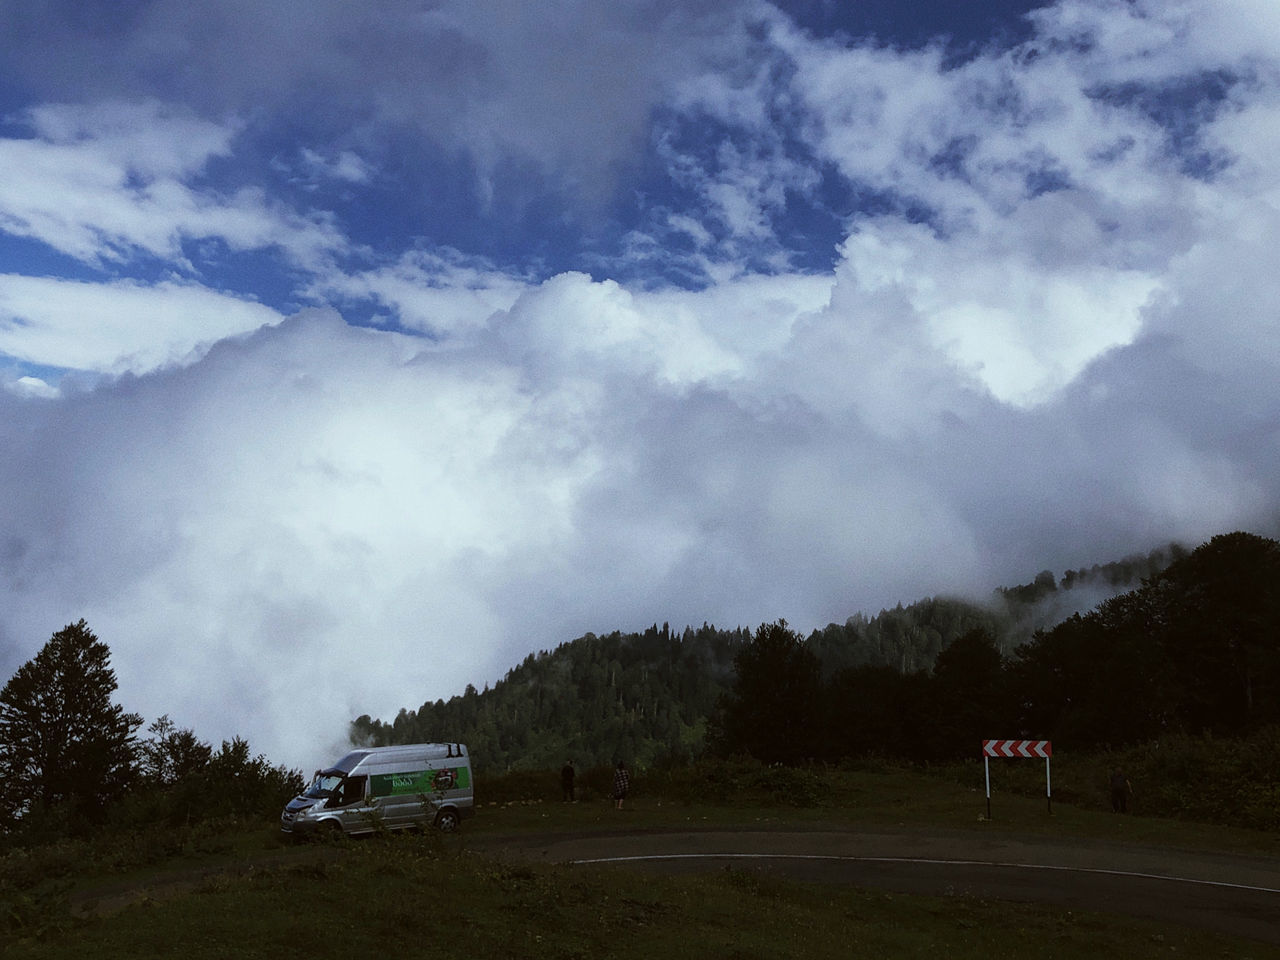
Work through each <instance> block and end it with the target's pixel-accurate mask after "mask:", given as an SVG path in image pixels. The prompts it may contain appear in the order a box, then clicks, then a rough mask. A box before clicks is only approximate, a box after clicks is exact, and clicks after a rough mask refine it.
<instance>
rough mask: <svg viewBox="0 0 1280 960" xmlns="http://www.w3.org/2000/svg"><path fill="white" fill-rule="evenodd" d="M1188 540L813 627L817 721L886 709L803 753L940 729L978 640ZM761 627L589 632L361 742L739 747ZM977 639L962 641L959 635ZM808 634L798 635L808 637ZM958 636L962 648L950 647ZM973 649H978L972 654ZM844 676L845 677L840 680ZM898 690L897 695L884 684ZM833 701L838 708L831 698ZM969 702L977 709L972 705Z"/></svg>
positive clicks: (610, 751)
mask: <svg viewBox="0 0 1280 960" xmlns="http://www.w3.org/2000/svg"><path fill="white" fill-rule="evenodd" d="M1186 554H1187V551H1186V550H1185V549H1183V548H1181V547H1179V546H1178V545H1176V544H1170V545H1169V546H1168V547H1164V548H1160V549H1157V550H1153V551H1151V552H1150V553H1147V554H1142V555H1134V556H1131V557H1128V558H1125V559H1123V560H1120V561H1116V562H1113V563H1107V564H1098V565H1094V566H1093V567H1090V568H1081V569H1079V570H1068V571H1067V572H1066V573H1064V574H1063V575H1062V578H1061V580H1060V581H1059V579H1058V578H1057V577H1055V576H1054V575H1053V574H1052V573H1051V572H1049V571H1043V572H1041V573H1039V574H1037V575H1036V577H1035V578H1034V579H1033V580H1032V581H1030V582H1029V583H1027V584H1024V585H1020V586H1015V587H1009V588H1002V589H999V590H997V591H995V592H994V594H993V595H992V597H991V598H990V601H989V602H988V603H985V604H976V603H970V602H967V601H963V600H958V599H953V598H946V597H929V598H925V599H922V600H920V601H917V602H916V603H912V604H909V605H906V606H903V605H901V604H900V605H898V606H897V607H895V608H894V609H891V610H882V611H880V613H879V614H877V615H875V616H873V617H867V616H865V615H863V614H857V615H855V616H853V617H850V618H849V619H848V620H846V621H845V622H844V623H841V624H834V623H833V624H829V625H828V626H826V627H824V628H822V629H819V630H815V631H813V632H812V633H811V634H810V635H809V637H808V638H807V639H805V640H804V641H803V643H802V646H803V648H804V650H806V651H807V652H808V654H810V655H811V656H812V659H813V660H815V661H816V663H817V670H818V677H817V678H816V680H815V681H814V683H815V684H816V689H817V691H818V693H817V694H815V696H816V699H815V700H814V701H813V702H812V703H810V704H809V705H808V706H806V707H805V708H804V711H803V712H804V713H805V714H806V715H807V713H808V712H810V711H813V710H815V709H818V707H817V704H818V703H822V704H824V706H822V707H821V710H822V711H824V713H823V716H824V717H825V718H826V719H824V720H822V721H820V722H818V723H817V726H818V727H819V728H822V729H825V725H826V724H827V723H828V722H839V723H847V722H852V720H853V718H839V717H835V716H833V715H831V711H833V710H834V709H835V708H836V706H837V705H838V704H839V703H840V702H841V697H842V696H844V694H837V693H836V691H837V690H838V689H839V687H838V684H846V685H851V686H850V689H849V690H847V691H845V693H848V694H850V695H852V696H853V697H855V698H857V697H859V696H861V693H860V690H861V687H862V686H865V687H867V688H869V691H870V693H871V694H875V696H872V698H871V700H870V701H869V702H875V703H876V704H877V710H876V715H875V716H874V717H872V718H869V722H866V723H860V724H859V727H860V729H863V730H864V731H873V730H875V731H879V730H880V728H881V727H884V728H885V729H884V730H883V731H881V732H879V733H876V734H874V735H872V734H870V733H868V734H866V735H865V736H863V738H862V742H857V743H854V742H850V743H849V744H847V745H846V746H845V747H841V748H837V747H836V746H835V745H831V746H830V747H829V748H826V747H824V748H823V749H822V750H819V749H818V747H817V746H816V745H815V744H814V743H813V742H809V743H808V744H806V745H805V746H804V747H803V749H802V750H801V754H803V755H804V756H817V755H819V754H828V755H833V754H835V753H838V752H839V749H850V750H855V749H856V750H864V749H865V750H872V749H874V750H879V751H881V752H888V751H890V750H892V751H893V752H894V753H895V754H900V753H901V751H902V750H903V749H905V748H906V745H907V744H908V743H913V742H915V741H916V740H917V739H918V738H917V737H916V736H915V735H912V736H905V735H902V734H901V733H900V731H902V730H906V729H914V730H919V731H926V730H928V729H930V728H931V727H933V726H934V725H935V724H934V723H933V721H932V720H931V721H929V722H927V723H926V722H923V718H924V717H926V716H928V717H932V713H931V712H930V711H931V709H932V706H933V703H934V700H933V691H931V688H930V684H929V682H928V681H929V680H930V678H932V676H933V674H934V672H935V671H936V670H938V669H939V667H938V663H939V659H940V658H941V667H940V669H941V675H942V676H943V677H946V676H947V675H948V674H949V673H952V674H954V673H956V672H957V671H959V672H964V671H965V670H968V669H970V667H969V665H968V663H967V658H972V657H974V656H977V657H979V658H983V657H985V658H987V659H990V658H991V656H992V655H991V653H990V652H989V651H986V650H985V646H981V645H978V644H977V641H976V640H975V639H974V638H976V637H982V638H985V641H986V645H987V646H991V647H994V649H995V654H994V657H995V660H996V661H997V662H998V661H1000V660H1001V659H1002V658H1003V657H1005V656H1006V655H1009V654H1011V653H1012V652H1013V651H1014V650H1016V649H1018V648H1019V647H1021V646H1023V645H1025V644H1027V643H1030V642H1032V641H1033V640H1034V638H1035V637H1036V631H1037V630H1039V629H1041V628H1042V627H1043V626H1044V625H1046V624H1050V623H1056V622H1058V621H1060V620H1061V619H1063V617H1065V616H1067V615H1069V614H1071V613H1073V612H1074V611H1075V610H1077V609H1080V608H1084V607H1087V606H1092V605H1093V602H1094V601H1093V599H1092V598H1095V597H1097V596H1099V595H1111V594H1114V593H1115V592H1116V591H1117V590H1120V589H1123V588H1124V587H1125V586H1128V585H1136V584H1137V583H1140V582H1141V581H1143V580H1144V579H1145V578H1149V577H1151V576H1154V575H1156V574H1157V573H1159V572H1160V571H1162V570H1164V569H1166V568H1167V567H1168V566H1169V565H1170V564H1171V563H1174V562H1176V561H1177V560H1178V559H1180V558H1183V557H1185V556H1186ZM758 635H759V631H756V635H755V636H753V633H752V631H751V630H749V629H744V628H742V627H734V628H730V629H721V628H717V627H715V626H714V625H711V624H706V623H704V624H703V625H702V626H701V627H697V628H694V627H686V628H685V629H684V630H682V631H677V630H673V629H671V627H670V625H669V624H667V623H664V624H662V625H661V626H658V625H657V624H656V623H655V624H654V625H652V626H651V627H649V628H648V629H646V630H645V631H643V632H640V633H622V632H620V631H615V632H613V633H610V634H607V635H604V636H597V635H595V634H587V635H585V636H583V637H580V638H578V639H576V640H572V641H568V642H565V643H562V644H560V645H559V646H557V647H556V648H554V649H552V650H542V651H540V652H538V653H536V654H530V655H529V656H528V657H526V658H525V660H524V662H523V663H521V664H519V665H517V666H516V667H514V668H512V669H511V670H509V671H507V674H506V676H505V677H503V678H502V679H500V680H498V681H497V682H496V683H495V684H494V685H493V686H492V687H489V686H488V685H486V686H485V688H484V689H483V690H477V689H476V688H475V687H474V686H470V685H469V686H468V687H467V688H466V690H465V692H464V693H462V694H461V695H457V696H454V697H451V698H450V699H448V700H443V699H441V700H436V701H434V702H432V701H428V702H426V703H423V704H422V705H421V706H420V707H418V708H417V709H416V710H414V709H408V708H402V709H401V710H400V711H399V712H398V714H397V715H396V716H395V717H394V718H393V719H392V720H389V721H383V720H380V719H375V718H372V717H370V716H368V715H365V716H361V717H358V718H357V719H355V720H354V721H353V722H352V724H351V730H350V735H351V741H352V743H353V744H355V745H359V746H383V745H387V744H392V743H413V742H422V741H427V742H429V741H437V740H462V741H465V742H466V743H468V744H469V745H470V747H471V752H472V756H473V760H474V763H475V764H476V766H477V768H478V769H480V770H482V771H483V770H490V771H507V770H516V769H546V768H549V767H558V766H559V765H560V764H561V763H563V761H564V760H565V759H566V758H573V759H574V760H575V761H577V762H579V763H581V764H585V765H597V764H609V763H611V762H612V761H613V760H616V759H619V758H621V759H626V760H627V761H628V762H631V763H635V764H637V765H639V766H642V767H643V766H650V765H652V764H654V763H657V762H659V761H672V762H679V761H682V760H688V759H694V758H697V757H700V756H702V755H703V754H704V753H706V752H707V751H709V750H710V751H715V750H724V749H730V748H731V747H730V745H731V742H732V738H731V737H729V736H728V735H727V728H726V725H725V720H724V709H723V705H724V703H725V702H726V697H728V696H729V695H730V694H731V693H732V691H733V690H734V687H735V683H741V675H740V671H739V670H738V669H737V667H736V666H735V662H736V659H737V658H738V656H739V654H740V653H742V652H743V650H744V649H745V648H747V647H748V645H750V644H751V643H752V642H753V640H754V639H755V637H757V636H758ZM965 637H969V638H970V639H968V640H967V641H966V642H965V643H963V644H960V645H959V646H955V645H956V643H957V641H959V640H961V639H962V638H965ZM797 639H798V638H797ZM953 646H954V647H955V649H954V650H952V651H951V653H949V654H946V655H945V656H944V653H945V652H946V651H947V650H949V649H951V648H952V647H953ZM975 648H976V652H975ZM837 678H839V680H838V682H837ZM880 689H884V690H887V691H894V698H893V699H892V700H885V699H883V698H878V694H876V691H877V690H880ZM828 704H829V705H830V706H827V705H828ZM957 709H958V710H962V711H967V710H970V709H972V707H971V705H969V704H967V703H966V704H963V705H961V706H959V707H957Z"/></svg>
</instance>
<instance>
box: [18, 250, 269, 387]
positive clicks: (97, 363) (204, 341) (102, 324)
mask: <svg viewBox="0 0 1280 960" xmlns="http://www.w3.org/2000/svg"><path fill="white" fill-rule="evenodd" d="M281 319H282V317H281V315H280V314H278V313H276V312H275V311H274V310H271V309H269V308H268V307H264V306H263V305H262V304H260V303H254V302H252V301H248V300H243V299H241V298H238V297H235V296H231V295H229V294H225V293H220V292H218V291H216V290H210V289H207V288H205V287H201V286H198V285H196V284H191V283H185V282H180V281H165V282H161V283H158V284H154V285H145V284H141V283H137V282H134V281H128V280H119V281H114V282H110V283H87V282H81V281H75V280H57V279H50V278H41V277H24V276H18V275H14V274H0V353H3V354H6V355H8V356H10V357H13V358H15V359H17V360H21V361H23V362H25V363H29V364H35V365H39V366H45V367H59V368H64V369H73V370H84V371H94V372H98V373H111V374H118V373H126V372H128V373H147V372H150V371H152V370H155V369H157V368H160V367H164V366H167V365H170V364H176V363H183V362H189V361H190V360H192V359H193V358H194V355H196V354H197V353H198V352H199V351H200V350H202V349H203V348H206V347H208V346H209V345H210V344H212V343H214V342H216V341H218V340H222V339H224V338H226V337H231V336H236V335H237V334H241V333H246V332H248V331H251V330H256V329H258V328H259V327H262V326H266V325H270V324H275V323H279V322H280V320H281Z"/></svg>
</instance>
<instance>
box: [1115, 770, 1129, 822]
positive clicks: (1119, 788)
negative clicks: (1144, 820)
mask: <svg viewBox="0 0 1280 960" xmlns="http://www.w3.org/2000/svg"><path fill="white" fill-rule="evenodd" d="M1132 793H1133V785H1132V784H1130V783H1129V778H1128V777H1126V776H1125V775H1124V771H1122V770H1121V769H1120V768H1119V767H1116V768H1115V770H1114V771H1113V772H1112V774H1111V810H1112V811H1113V812H1114V813H1128V812H1129V796H1130V795H1131V794H1132Z"/></svg>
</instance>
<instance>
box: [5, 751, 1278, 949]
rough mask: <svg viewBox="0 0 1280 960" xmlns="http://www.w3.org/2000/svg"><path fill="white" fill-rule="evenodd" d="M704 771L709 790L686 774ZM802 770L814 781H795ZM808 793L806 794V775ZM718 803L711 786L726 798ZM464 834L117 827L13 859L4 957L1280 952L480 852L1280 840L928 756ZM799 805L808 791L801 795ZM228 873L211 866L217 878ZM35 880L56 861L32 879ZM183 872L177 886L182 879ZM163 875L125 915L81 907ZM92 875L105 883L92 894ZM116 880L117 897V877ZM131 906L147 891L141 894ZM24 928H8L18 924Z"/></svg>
mask: <svg viewBox="0 0 1280 960" xmlns="http://www.w3.org/2000/svg"><path fill="white" fill-rule="evenodd" d="M682 776H683V777H684V778H685V779H686V780H688V779H693V780H695V781H696V782H695V783H694V784H692V785H690V784H682V783H681V782H680V778H681V777H682ZM794 776H803V777H806V778H807V779H804V780H803V781H802V782H799V783H798V785H797V783H796V782H794V781H791V780H790V779H789V778H791V777H794ZM793 788H794V789H793ZM709 797H710V798H711V799H708V798H709ZM478 800H479V804H480V807H479V811H478V813H477V815H476V817H475V818H474V819H472V820H469V821H467V822H466V823H465V824H464V827H463V829H462V831H461V833H460V834H458V835H454V836H450V837H443V838H442V837H440V836H438V835H435V834H434V833H427V834H425V835H407V836H395V837H381V838H372V839H368V840H358V841H340V842H338V843H336V844H332V845H322V844H303V845H297V844H292V843H289V842H287V841H285V840H283V839H282V838H281V837H280V835H279V831H278V830H277V829H276V827H275V825H274V824H268V823H263V824H261V825H259V826H254V827H251V828H245V827H241V828H239V829H235V830H230V831H226V832H223V833H214V832H204V833H200V834H198V835H195V836H194V837H192V838H190V842H188V843H182V844H178V843H174V842H164V843H161V842H159V841H157V840H156V839H154V838H147V837H145V836H143V837H136V836H135V837H133V838H132V839H130V838H129V837H128V836H125V837H114V838H112V837H103V838H100V839H99V840H98V841H95V842H92V843H88V842H86V843H79V844H76V843H67V844H63V845H59V846H58V847H54V848H48V849H37V850H32V851H28V852H26V853H14V854H10V856H9V857H6V858H3V859H0V910H3V911H4V913H3V914H2V915H0V950H2V951H3V953H4V956H5V958H6V960H18V958H24V957H32V958H38V957H41V958H42V957H64V956H66V957H69V956H76V957H82V956H93V957H95V958H111V957H131V958H132V957H139V956H168V955H174V954H175V953H178V952H180V953H181V954H182V955H183V956H184V957H195V958H199V957H206V956H207V957H218V958H228V957H258V956H261V957H272V958H277V957H287V956H300V955H303V954H305V955H307V956H308V957H309V958H314V960H327V958H330V957H332V958H335V960H336V958H343V960H349V958H350V957H351V956H353V955H359V956H364V955H368V954H371V953H374V954H383V953H388V952H391V953H396V954H403V955H407V956H420V955H421V956H426V955H435V954H439V953H441V952H445V951H447V952H449V953H450V954H455V953H460V952H462V953H465V952H474V953H475V954H476V955H477V956H481V957H486V958H487V957H591V958H592V960H597V958H608V957H620V958H628V957H646V958H648V957H654V956H671V957H716V958H721V957H738V958H770V957H779V958H781V957H795V956H805V957H806V958H808V957H814V958H823V957H841V958H849V957H891V958H898V957H929V958H930V960H941V958H951V957H955V958H967V957H975V958H976V957H982V958H984V960H989V958H1000V957H1029V956H1034V957H1058V958H1064V960H1072V958H1077V957H1078V958H1084V957H1090V958H1092V957H1096V956H1100V955H1114V956H1126V957H1138V958H1141V957H1177V956H1183V957H1197V958H1200V957H1233V958H1244V957H1252V958H1277V960H1280V949H1277V948H1274V947H1268V946H1263V945H1258V944H1255V943H1248V942H1242V941H1233V940H1229V939H1225V938H1222V937H1218V936H1215V935H1212V934H1204V933H1199V932H1192V931H1187V930H1181V929H1167V928H1163V927H1160V926H1157V925H1153V924H1150V923H1145V922H1141V921H1136V920H1130V919H1126V918H1123V917H1114V916H1101V915H1094V914H1086V913H1063V912H1062V911H1060V910H1058V909H1051V908H1047V907H1037V906H1033V905H1016V904H1007V903H998V902H993V901H984V900H974V899H966V898H931V897H915V896H905V895H898V894H893V895H888V894H885V893H881V892H870V891H865V890H857V889H847V888H841V887H838V886H833V885H826V884H821V885H819V884H803V883H798V882H789V881H783V880H778V879H772V878H768V877H762V876H759V875H757V874H755V873H751V872H744V871H738V870H722V871H720V872H716V873H712V874H708V875H703V876H696V877H663V876H654V875H651V874H648V873H641V872H638V871H632V870H630V869H620V868H614V869H609V868H588V867H572V868H571V867H557V866H524V865H511V864H503V863H499V862H497V861H495V860H493V859H490V858H488V857H486V856H484V855H481V854H479V853H477V852H476V851H477V850H482V849H484V848H485V847H486V846H488V845H490V844H493V845H495V846H497V845H500V838H502V837H506V836H520V835H527V834H538V833H547V834H557V833H571V832H572V833H578V832H591V831H601V832H606V831H613V830H624V831H628V832H631V831H646V830H676V829H678V830H687V829H711V830H715V829H743V828H747V829H760V830H770V829H779V830H781V829H787V830H805V829H813V830H820V829H836V830H841V829H845V830H851V831H857V830H863V831H872V830H903V831H907V832H913V831H917V830H920V831H926V830H927V831H931V832H934V833H950V832H963V833H968V832H973V833H976V834H981V835H987V836H990V835H1000V836H1007V837H1019V836H1027V837H1035V838H1041V839H1060V840H1062V841H1063V842H1073V841H1087V842H1091V843H1101V844H1127V843H1134V844H1141V845H1144V846H1161V847H1171V848H1182V849H1210V850H1222V851H1232V852H1246V853H1251V854H1271V855H1280V842H1278V841H1277V838H1276V837H1275V836H1274V835H1269V834H1262V833H1258V832H1254V831H1246V830H1238V829H1232V828H1227V827H1215V826H1208V825H1202V824H1188V823H1183V822H1178V821H1174V820H1162V819H1157V818H1149V817H1142V816H1130V817H1118V816H1114V815H1112V814H1111V813H1109V812H1105V813H1104V812H1102V811H1099V810H1097V809H1090V808H1087V807H1076V806H1070V805H1067V804H1059V803H1055V804H1054V807H1053V812H1052V814H1050V813H1049V812H1048V811H1047V810H1046V805H1045V801H1044V798H1043V797H1042V796H1041V797H1034V796H1031V797H1029V796H1021V795H1017V794H1014V793H1000V792H999V791H996V792H995V793H994V794H993V798H992V814H993V817H992V819H991V820H987V819H985V813H986V800H985V796H984V794H983V792H982V790H981V789H980V785H978V786H975V785H970V784H965V783H964V782H963V777H961V778H960V780H959V782H958V781H957V779H955V778H948V776H939V775H936V774H923V773H920V772H918V771H911V770H879V771H877V770H846V771H838V772H832V771H828V772H825V773H823V774H820V775H819V774H804V773H797V772H794V771H776V770H771V769H767V768H760V767H758V766H752V765H749V764H748V765H736V766H735V765H723V766H722V767H720V768H718V769H704V770H702V771H701V772H700V773H698V774H697V776H696V777H695V776H694V775H693V774H692V773H690V772H689V771H685V772H683V773H682V772H681V771H673V772H671V773H670V774H657V773H655V774H652V775H642V776H639V777H638V778H637V779H636V781H635V789H634V795H633V796H632V797H631V798H630V799H628V801H627V805H626V809H625V810H623V811H616V810H614V809H613V805H612V803H611V802H610V801H608V800H607V799H605V798H604V797H603V796H601V795H600V793H599V792H598V791H588V792H587V794H586V798H585V799H584V800H583V802H580V803H577V804H563V803H560V802H559V795H558V782H557V780H556V775H555V774H554V773H547V774H545V775H541V776H535V775H528V774H522V775H521V776H520V777H519V778H515V779H513V780H511V781H508V780H505V779H503V778H497V779H494V780H491V781H488V782H485V781H482V782H481V785H480V790H479V795H478ZM792 803H799V804H801V805H799V806H793V805H791V804H792ZM207 871H214V872H213V873H212V875H211V876H208V877H206V878H204V879H200V878H199V875H200V874H201V873H202V872H207ZM23 876H27V877H30V876H40V877H41V878H42V880H41V882H40V883H39V884H35V885H32V884H30V883H26V884H24V883H23V882H22V881H21V879H20V878H21V877H23ZM174 878H183V879H181V880H180V882H177V883H174V882H171V881H172V880H174ZM108 885H109V886H111V887H114V888H128V887H130V886H132V885H137V886H142V885H146V886H148V887H149V888H151V889H153V890H155V891H158V892H157V893H155V894H154V899H153V900H151V901H146V900H144V901H143V902H142V903H140V904H135V905H133V906H129V907H127V908H124V909H121V910H119V911H117V912H114V913H110V914H108V915H105V916H101V917H98V918H94V919H75V918H74V917H72V916H71V915H70V913H69V912H68V910H67V903H68V901H69V900H72V899H76V898H84V897H85V896H88V897H89V898H90V900H92V898H93V897H94V896H99V895H103V896H105V895H106V894H107V893H111V892H112V891H110V890H107V889H105V888H106V887H107V886H108ZM95 888H102V889H99V890H98V892H97V893H95V892H94V891H95ZM115 892H119V889H117V890H116V891H115ZM134 899H137V898H136V897H135V898H134ZM6 931H7V932H6Z"/></svg>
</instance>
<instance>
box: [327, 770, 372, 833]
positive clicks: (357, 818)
mask: <svg viewBox="0 0 1280 960" xmlns="http://www.w3.org/2000/svg"><path fill="white" fill-rule="evenodd" d="M368 787H369V778H368V777H366V776H355V777H346V778H345V779H343V781H342V783H341V784H339V786H338V789H337V791H336V792H335V793H334V795H333V797H331V798H330V799H329V801H328V803H327V804H326V806H328V807H330V808H337V810H338V819H339V820H340V821H342V829H343V830H344V831H345V832H347V833H359V832H360V831H361V830H367V829H368V828H369V810H368V807H367V806H366V805H365V796H366V794H367V793H368Z"/></svg>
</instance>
